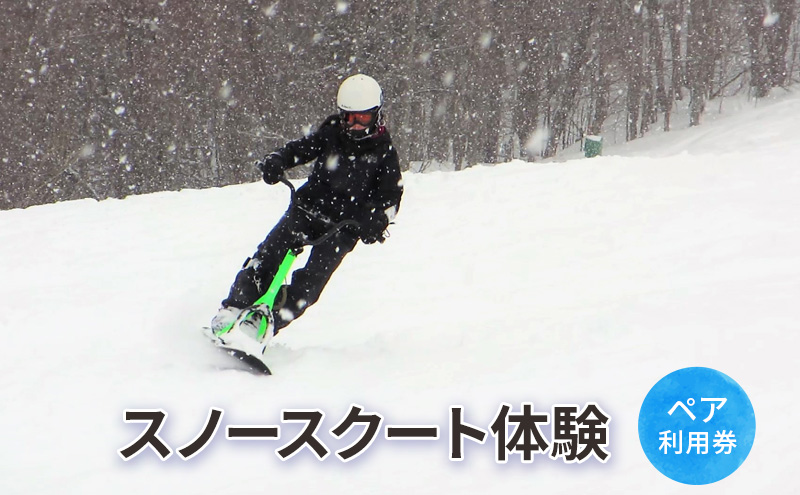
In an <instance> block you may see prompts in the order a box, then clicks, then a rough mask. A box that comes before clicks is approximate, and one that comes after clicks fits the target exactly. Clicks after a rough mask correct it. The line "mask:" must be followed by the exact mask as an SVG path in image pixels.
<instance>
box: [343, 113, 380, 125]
mask: <svg viewBox="0 0 800 495" xmlns="http://www.w3.org/2000/svg"><path fill="white" fill-rule="evenodd" d="M339 117H340V118H341V119H342V123H344V125H346V126H347V127H352V126H354V125H356V124H358V125H362V126H364V127H369V126H371V125H372V124H374V123H375V121H376V120H377V119H378V112H377V111H376V110H367V111H365V112H340V113H339Z"/></svg>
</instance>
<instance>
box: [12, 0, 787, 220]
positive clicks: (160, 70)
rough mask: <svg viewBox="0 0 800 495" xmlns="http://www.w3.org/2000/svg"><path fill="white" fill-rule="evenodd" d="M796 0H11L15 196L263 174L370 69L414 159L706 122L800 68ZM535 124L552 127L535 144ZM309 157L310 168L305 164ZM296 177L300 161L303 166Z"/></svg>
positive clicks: (502, 156) (519, 154) (44, 199)
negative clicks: (267, 157)
mask: <svg viewBox="0 0 800 495" xmlns="http://www.w3.org/2000/svg"><path fill="white" fill-rule="evenodd" d="M797 11H798V1H796V0H736V1H733V0H580V1H578V0H548V1H543V0H448V1H446V2H437V1H432V2H423V1H421V0H384V1H381V2H369V1H363V0H352V1H345V0H338V1H335V0H334V1H319V0H291V1H281V0H229V1H225V0H216V1H212V0H198V1H192V2H189V1H178V0H30V1H22V0H0V115H2V118H0V208H2V209H9V208H20V207H27V206H30V205H34V204H42V203H50V202H55V201H63V200H70V199H78V198H94V199H98V200H99V199H104V198H109V197H113V198H120V197H124V196H127V195H131V194H141V193H148V192H154V191H163V190H178V189H181V188H203V187H213V186H223V185H228V184H234V183H241V182H246V181H253V180H257V179H258V174H257V173H256V171H255V169H254V167H253V162H254V160H256V159H257V158H260V157H261V156H262V155H263V154H265V153H268V152H270V151H272V150H273V149H274V148H276V147H278V146H281V145H282V144H284V143H285V142H286V141H287V140H290V139H294V138H297V137H299V136H301V135H302V133H303V132H304V131H307V130H309V129H312V128H313V127H315V126H317V125H318V124H319V123H321V122H322V120H323V119H324V118H325V117H326V116H328V115H330V114H332V113H335V111H336V109H335V103H334V101H335V95H336V90H337V88H338V85H339V83H340V82H341V80H342V79H343V78H345V77H347V76H348V75H351V74H354V73H357V72H363V73H366V74H369V75H371V76H373V77H375V78H376V79H377V80H378V81H379V82H380V84H381V85H382V87H383V89H384V93H385V95H386V106H385V110H386V115H387V121H388V125H389V128H390V130H391V132H392V136H393V138H394V142H395V145H396V147H397V149H398V151H399V153H400V157H401V161H402V164H403V166H404V168H405V169H408V168H409V167H411V164H412V163H416V164H418V166H417V167H416V168H415V169H421V168H424V167H425V166H426V165H427V164H430V163H446V164H449V168H450V169H452V170H460V169H462V168H464V167H468V166H471V165H475V164H479V163H498V162H503V161H508V160H511V159H516V158H521V159H523V160H528V161H533V160H537V159H539V158H543V157H552V156H555V155H556V154H557V153H558V152H559V151H560V150H563V149H564V148H565V147H567V146H571V145H573V144H575V143H577V142H579V141H581V140H582V139H583V138H584V136H586V135H592V134H601V133H602V132H603V129H604V127H605V126H609V125H619V126H622V127H623V133H624V135H625V139H627V140H633V139H636V138H638V137H641V136H642V135H644V134H646V133H651V132H665V131H669V130H670V128H671V127H674V124H673V118H672V117H673V116H674V114H675V112H676V111H678V110H677V109H678V108H681V109H686V110H685V111H686V112H688V114H689V115H688V116H689V122H690V125H698V124H701V123H702V116H703V112H704V109H705V107H706V105H708V104H709V102H710V101H712V100H714V99H717V98H723V97H728V96H731V95H735V94H747V95H749V96H751V97H753V98H761V97H764V96H766V95H768V94H769V93H770V92H771V91H774V90H775V88H780V87H787V86H788V85H790V84H791V83H792V82H796V81H797V79H798V77H800V53H798V50H799V49H800V32H799V31H798V20H797ZM531 136H543V137H544V140H543V142H542V143H541V145H536V146H530V145H529V144H530V139H531ZM301 168H302V167H301ZM293 173H295V174H296V175H295V177H299V176H301V175H302V174H303V173H304V171H303V170H293Z"/></svg>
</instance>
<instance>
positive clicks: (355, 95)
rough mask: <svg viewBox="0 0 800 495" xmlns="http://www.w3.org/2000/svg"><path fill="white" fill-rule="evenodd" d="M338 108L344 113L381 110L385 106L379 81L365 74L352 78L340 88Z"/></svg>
mask: <svg viewBox="0 0 800 495" xmlns="http://www.w3.org/2000/svg"><path fill="white" fill-rule="evenodd" d="M336 106H337V107H339V110H340V111H342V112H364V111H366V110H373V109H377V110H380V108H381V107H382V106H383V90H381V87H380V85H379V84H378V81H376V80H375V79H373V78H371V77H369V76H365V75H364V74H356V75H354V76H350V77H348V78H347V79H345V80H344V81H343V82H342V85H341V86H339V94H338V95H337V96H336Z"/></svg>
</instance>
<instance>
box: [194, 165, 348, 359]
mask: <svg viewBox="0 0 800 495" xmlns="http://www.w3.org/2000/svg"><path fill="white" fill-rule="evenodd" d="M281 182H282V183H283V184H285V185H286V187H288V188H289V191H290V201H289V209H288V210H287V211H291V209H292V208H300V209H301V210H303V211H305V212H306V213H308V214H310V215H313V216H314V217H315V218H317V219H319V220H320V221H321V222H324V223H326V224H328V225H330V228H329V229H328V230H327V232H325V234H323V235H322V236H320V237H319V238H317V239H312V240H308V241H306V242H305V244H304V245H305V246H316V245H318V244H321V243H323V242H325V241H326V240H328V239H330V238H331V237H333V236H334V235H335V234H336V233H337V232H338V231H339V230H340V229H341V228H343V227H346V226H348V225H350V226H354V227H359V226H360V224H359V223H358V222H357V221H355V220H342V221H341V222H338V223H333V222H332V221H331V220H329V219H327V218H323V217H320V216H319V215H316V214H315V213H314V212H310V211H308V210H305V209H304V208H303V207H302V206H300V205H298V204H297V203H296V202H295V188H294V185H293V184H292V183H291V182H289V180H288V179H287V178H286V177H285V176H284V177H283V178H282V179H281ZM303 248H304V246H300V247H297V248H291V249H289V250H288V251H287V252H286V255H285V256H284V258H283V261H282V262H281V264H280V265H279V266H278V271H277V272H276V273H275V277H274V278H273V279H272V282H271V283H270V285H269V288H268V289H267V291H266V292H265V293H264V295H262V296H261V297H259V298H258V299H257V300H256V301H255V302H254V303H253V304H252V305H251V306H249V307H247V308H245V309H244V310H243V311H242V312H241V313H240V314H239V316H238V317H237V318H236V320H235V321H234V322H233V323H231V324H230V325H228V326H227V327H223V328H221V329H219V330H217V331H213V330H212V329H211V328H206V332H205V333H206V335H207V336H208V337H209V338H211V340H212V341H213V342H214V344H215V345H216V346H217V347H218V348H220V349H221V350H223V351H224V352H225V353H226V354H228V355H230V356H232V357H234V358H236V359H238V360H239V361H241V362H242V363H243V364H245V365H246V366H247V367H249V368H250V369H251V370H252V371H253V372H255V373H260V374H265V375H271V374H272V372H271V371H270V369H269V367H268V366H267V364H266V363H265V362H264V352H265V351H266V349H267V345H268V344H269V341H270V340H271V339H272V335H273V333H274V330H275V318H274V316H273V313H272V308H274V307H275V299H276V298H277V296H278V293H279V292H280V291H281V288H282V287H283V283H284V281H285V280H286V279H287V277H288V276H289V273H290V272H291V270H292V265H293V264H294V262H295V260H297V257H298V256H300V254H301V253H302V252H303Z"/></svg>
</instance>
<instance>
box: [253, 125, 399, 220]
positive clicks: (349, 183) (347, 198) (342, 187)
mask: <svg viewBox="0 0 800 495" xmlns="http://www.w3.org/2000/svg"><path fill="white" fill-rule="evenodd" d="M267 159H268V160H271V161H272V160H278V161H279V163H280V165H281V168H282V169H283V170H284V171H285V170H288V169H290V168H292V167H294V166H297V165H300V164H304V163H308V162H311V161H312V160H313V161H314V163H313V165H312V169H311V175H309V177H308V182H306V183H305V184H303V185H302V186H301V187H300V188H299V189H298V190H297V196H296V201H297V202H299V203H300V204H301V205H302V206H304V207H305V208H307V209H311V210H314V211H317V212H319V213H321V214H322V215H325V216H326V217H328V218H330V219H331V220H333V221H336V222H339V221H341V220H345V219H354V220H359V219H360V218H362V217H363V215H364V213H365V211H369V210H371V209H373V208H375V209H377V210H381V211H386V210H390V211H392V210H393V211H394V212H396V211H397V208H399V206H400V198H401V197H402V195H403V184H402V175H401V174H400V164H399V161H398V158H397V151H396V150H395V149H394V146H393V145H392V138H391V136H389V131H388V130H386V129H385V128H384V127H380V128H379V129H378V130H377V132H376V133H375V134H374V135H372V136H370V137H367V138H364V139H361V140H354V139H352V138H350V137H349V136H348V134H347V133H346V132H345V131H344V129H343V128H342V126H341V125H340V122H339V116H338V115H332V116H330V117H328V118H327V119H326V120H325V122H323V124H322V125H321V126H320V127H319V128H318V129H317V130H316V131H315V132H313V133H311V134H309V135H307V136H305V137H303V138H300V139H297V140H294V141H290V142H289V143H287V144H286V145H285V146H284V147H282V148H280V149H278V150H276V151H275V152H273V153H272V154H270V156H269V157H268V158H267ZM392 216H393V215H392V214H390V218H389V219H391V217H392Z"/></svg>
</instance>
